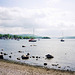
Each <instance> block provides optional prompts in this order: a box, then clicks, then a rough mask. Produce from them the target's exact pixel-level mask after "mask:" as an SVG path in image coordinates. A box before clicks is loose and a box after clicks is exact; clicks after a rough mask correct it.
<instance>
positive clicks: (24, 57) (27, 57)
mask: <svg viewBox="0 0 75 75" xmlns="http://www.w3.org/2000/svg"><path fill="white" fill-rule="evenodd" d="M21 58H22V59H29V56H27V55H22V56H21Z"/></svg>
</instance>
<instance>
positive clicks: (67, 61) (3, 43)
mask: <svg viewBox="0 0 75 75" xmlns="http://www.w3.org/2000/svg"><path fill="white" fill-rule="evenodd" d="M22 45H24V46H26V47H22ZM2 49H3V51H2ZM18 51H23V52H22V53H19V52H18ZM0 52H3V53H7V54H8V55H4V59H8V60H14V61H18V62H22V63H27V64H30V65H36V66H42V67H47V68H54V69H60V70H71V71H75V40H74V39H65V42H61V41H60V39H40V41H38V40H37V42H28V40H20V41H17V40H0ZM11 52H12V54H11ZM27 53H30V55H29V57H30V58H29V59H27V60H22V59H21V56H22V55H23V54H27ZM46 54H51V55H53V56H54V58H52V59H46V57H45V55H46ZM9 56H11V58H9ZM32 56H35V58H32ZM36 56H38V57H40V58H36ZM17 58H20V60H17ZM44 63H47V65H46V66H44Z"/></svg>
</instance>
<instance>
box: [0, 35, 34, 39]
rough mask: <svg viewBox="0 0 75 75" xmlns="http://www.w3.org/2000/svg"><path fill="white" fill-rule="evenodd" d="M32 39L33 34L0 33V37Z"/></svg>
mask: <svg viewBox="0 0 75 75" xmlns="http://www.w3.org/2000/svg"><path fill="white" fill-rule="evenodd" d="M32 38H33V39H34V38H35V37H33V36H20V35H11V34H0V39H32Z"/></svg>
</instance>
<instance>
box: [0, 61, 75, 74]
mask: <svg viewBox="0 0 75 75" xmlns="http://www.w3.org/2000/svg"><path fill="white" fill-rule="evenodd" d="M0 75H75V72H72V71H61V70H53V69H46V68H41V67H34V66H30V65H23V64H17V63H13V62H7V61H5V60H0Z"/></svg>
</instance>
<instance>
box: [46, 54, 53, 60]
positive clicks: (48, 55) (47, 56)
mask: <svg viewBox="0 0 75 75" xmlns="http://www.w3.org/2000/svg"><path fill="white" fill-rule="evenodd" d="M46 58H48V59H50V58H54V57H53V56H52V55H50V54H47V55H46Z"/></svg>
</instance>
